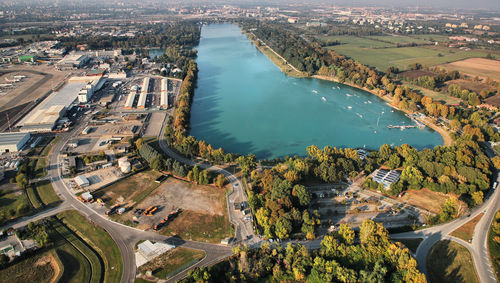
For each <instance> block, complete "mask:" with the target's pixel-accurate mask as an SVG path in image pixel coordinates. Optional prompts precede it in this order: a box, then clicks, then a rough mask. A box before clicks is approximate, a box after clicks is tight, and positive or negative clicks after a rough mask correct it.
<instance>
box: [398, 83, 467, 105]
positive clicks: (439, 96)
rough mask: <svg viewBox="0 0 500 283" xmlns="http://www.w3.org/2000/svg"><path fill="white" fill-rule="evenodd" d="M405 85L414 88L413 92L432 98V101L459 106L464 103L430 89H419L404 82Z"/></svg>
mask: <svg viewBox="0 0 500 283" xmlns="http://www.w3.org/2000/svg"><path fill="white" fill-rule="evenodd" d="M403 85H407V86H409V87H410V88H412V89H413V90H415V91H416V92H418V93H420V94H423V95H425V96H429V97H431V98H432V100H434V101H440V102H443V103H445V104H459V103H460V101H462V100H461V99H460V98H457V97H453V96H449V95H447V94H444V93H441V92H437V91H433V90H430V89H426V88H423V87H419V86H416V85H413V84H410V83H408V82H405V81H403Z"/></svg>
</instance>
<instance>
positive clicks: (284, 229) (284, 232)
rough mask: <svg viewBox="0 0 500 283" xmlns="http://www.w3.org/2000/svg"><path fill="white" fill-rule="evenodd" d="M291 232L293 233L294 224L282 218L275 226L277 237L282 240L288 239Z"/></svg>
mask: <svg viewBox="0 0 500 283" xmlns="http://www.w3.org/2000/svg"><path fill="white" fill-rule="evenodd" d="M291 232H292V223H291V222H290V221H289V220H288V219H286V218H284V217H280V218H279V219H278V222H276V225H275V233H276V236H277V237H278V238H280V239H282V240H283V239H288V238H289V237H290V233H291Z"/></svg>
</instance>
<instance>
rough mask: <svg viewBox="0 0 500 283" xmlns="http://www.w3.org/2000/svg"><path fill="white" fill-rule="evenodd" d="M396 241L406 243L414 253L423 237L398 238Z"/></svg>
mask: <svg viewBox="0 0 500 283" xmlns="http://www.w3.org/2000/svg"><path fill="white" fill-rule="evenodd" d="M395 241H396V242H400V243H402V244H403V245H405V246H406V247H407V248H408V249H409V250H410V251H411V252H412V253H416V252H417V249H418V246H419V245H420V243H421V242H422V239H421V238H418V239H397V240H395Z"/></svg>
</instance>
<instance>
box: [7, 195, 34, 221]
mask: <svg viewBox="0 0 500 283" xmlns="http://www.w3.org/2000/svg"><path fill="white" fill-rule="evenodd" d="M23 206H24V207H27V209H26V211H20V208H21V207H23ZM31 212H32V209H31V206H30V204H29V201H28V197H27V195H26V194H25V193H23V192H22V191H21V190H17V189H15V190H10V191H7V192H2V194H1V195H0V223H2V222H4V221H6V220H11V219H15V218H18V217H22V216H25V215H28V214H30V213H31Z"/></svg>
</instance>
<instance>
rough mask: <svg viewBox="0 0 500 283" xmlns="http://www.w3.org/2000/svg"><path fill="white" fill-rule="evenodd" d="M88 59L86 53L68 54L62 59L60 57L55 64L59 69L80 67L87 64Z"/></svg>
mask: <svg viewBox="0 0 500 283" xmlns="http://www.w3.org/2000/svg"><path fill="white" fill-rule="evenodd" d="M89 60H90V58H89V57H88V56H87V55H80V54H70V55H66V56H65V57H64V58H63V59H61V61H59V62H57V65H56V66H57V68H59V69H61V70H69V69H75V68H81V67H83V66H84V65H85V64H87V62H88V61H89Z"/></svg>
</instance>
